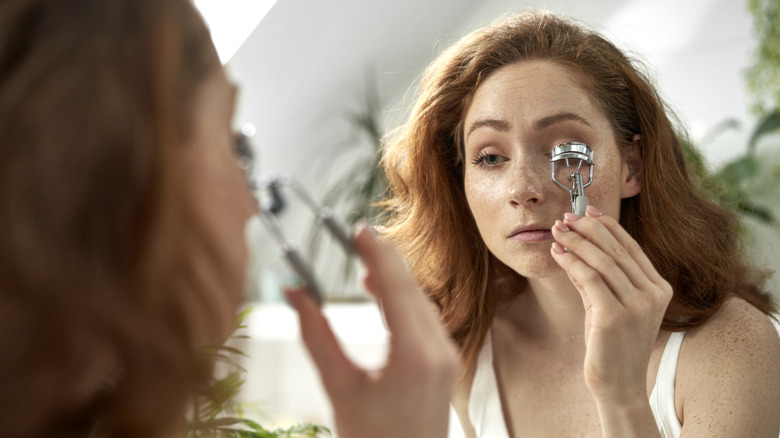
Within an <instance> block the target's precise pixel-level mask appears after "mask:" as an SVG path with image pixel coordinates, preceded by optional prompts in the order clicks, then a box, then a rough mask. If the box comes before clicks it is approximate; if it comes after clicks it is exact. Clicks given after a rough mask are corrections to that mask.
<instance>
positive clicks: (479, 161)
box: [471, 151, 552, 168]
mask: <svg viewBox="0 0 780 438" xmlns="http://www.w3.org/2000/svg"><path fill="white" fill-rule="evenodd" d="M551 155H552V151H550V152H545V153H544V154H542V156H544V157H547V158H550V156H551ZM488 157H501V155H499V154H490V153H487V152H485V151H481V152H480V153H479V154H477V156H476V157H474V159H473V160H471V164H473V165H475V166H479V167H482V168H492V167H497V166H499V165H500V164H503V163H504V162H506V161H507V160H508V159H504V160H503V161H501V162H499V163H496V164H487V163H486V162H485V160H486V159H487V158H488ZM501 158H506V157H501Z"/></svg>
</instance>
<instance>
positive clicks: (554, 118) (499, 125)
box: [466, 112, 593, 138]
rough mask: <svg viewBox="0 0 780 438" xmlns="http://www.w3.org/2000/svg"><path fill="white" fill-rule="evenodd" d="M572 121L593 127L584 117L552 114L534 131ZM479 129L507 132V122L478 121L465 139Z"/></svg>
mask: <svg viewBox="0 0 780 438" xmlns="http://www.w3.org/2000/svg"><path fill="white" fill-rule="evenodd" d="M569 121H574V122H578V123H582V124H583V125H585V126H588V127H591V128H592V127H593V126H592V125H591V124H590V122H588V121H587V120H586V119H585V118H584V117H582V116H580V115H578V114H575V113H571V112H562V113H557V114H553V115H550V116H546V117H542V118H541V119H539V120H537V121H536V122H535V123H534V129H536V130H541V129H545V128H549V127H550V126H552V125H555V124H556V123H562V122H569ZM479 128H493V129H495V130H496V131H501V132H506V131H509V122H507V121H505V120H500V119H480V120H477V121H476V122H474V123H472V124H471V126H470V127H469V130H468V132H467V133H466V138H468V137H469V135H471V133H472V132H474V131H475V130H477V129H479Z"/></svg>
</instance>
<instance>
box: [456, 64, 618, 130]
mask: <svg viewBox="0 0 780 438" xmlns="http://www.w3.org/2000/svg"><path fill="white" fill-rule="evenodd" d="M582 83H583V79H582V78H581V76H580V75H579V74H578V73H577V72H575V71H574V70H573V69H572V68H571V67H566V66H563V65H560V64H555V63H552V62H549V61H524V62H520V63H515V64H509V65H506V66H504V67H501V68H499V69H498V70H496V71H495V72H493V73H492V74H490V75H489V76H488V77H487V78H486V79H485V80H484V81H483V82H482V84H481V85H480V86H479V87H478V88H477V90H476V91H475V92H474V95H473V96H472V99H471V103H470V105H469V106H468V108H467V110H466V114H465V120H464V121H465V124H466V125H469V124H470V123H472V122H473V121H474V120H475V119H477V118H482V117H485V116H489V117H495V118H501V119H510V118H517V117H521V118H522V117H528V118H533V117H540V116H544V115H547V114H551V113H556V112H564V111H566V112H574V113H578V114H581V115H583V116H584V117H590V118H600V117H603V114H601V111H598V109H597V107H596V105H595V104H594V101H593V99H592V98H591V95H590V93H589V92H588V91H587V90H586V88H585V87H584V86H583V85H582Z"/></svg>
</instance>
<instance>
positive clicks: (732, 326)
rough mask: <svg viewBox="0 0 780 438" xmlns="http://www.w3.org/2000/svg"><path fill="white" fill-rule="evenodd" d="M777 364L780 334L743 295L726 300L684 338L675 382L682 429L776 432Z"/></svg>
mask: <svg viewBox="0 0 780 438" xmlns="http://www.w3.org/2000/svg"><path fill="white" fill-rule="evenodd" d="M778 364H780V336H779V335H778V332H777V329H776V328H775V326H774V325H773V324H772V321H771V320H770V317H768V316H767V315H765V314H764V313H762V312H761V311H760V310H758V309H756V308H755V307H753V306H752V305H751V304H749V303H748V302H746V301H744V300H743V299H741V298H738V297H732V298H729V299H728V300H727V301H726V302H725V303H724V304H723V306H722V308H721V309H720V310H719V311H718V312H717V313H716V314H715V315H713V316H712V318H711V319H710V320H709V321H707V322H706V323H705V324H703V325H702V326H700V327H697V328H695V329H692V330H690V331H689V332H688V334H687V335H686V337H685V341H684V343H683V347H682V350H681V352H680V360H679V365H678V374H677V384H676V387H677V392H678V397H676V400H677V405H678V406H677V407H678V413H679V414H680V417H681V419H682V422H683V427H684V428H688V429H690V428H693V427H695V426H692V424H693V425H695V424H698V425H699V426H700V427H704V429H703V430H702V432H704V431H706V430H708V429H710V430H723V431H726V430H732V429H734V430H738V429H735V428H737V427H740V428H748V430H753V431H754V432H755V434H751V435H750V436H764V435H763V433H764V432H765V431H772V433H773V434H774V436H777V428H778V427H780V415H779V414H780V366H779V365H778ZM686 426H688V427H686ZM751 428H753V429H751ZM744 431H745V430H744V429H743V432H744ZM727 435H728V434H727Z"/></svg>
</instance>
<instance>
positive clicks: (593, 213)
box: [585, 205, 604, 217]
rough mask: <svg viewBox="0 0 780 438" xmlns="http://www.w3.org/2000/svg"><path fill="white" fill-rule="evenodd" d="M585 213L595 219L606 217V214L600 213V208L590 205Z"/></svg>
mask: <svg viewBox="0 0 780 438" xmlns="http://www.w3.org/2000/svg"><path fill="white" fill-rule="evenodd" d="M585 211H586V212H587V213H588V214H589V215H591V216H593V217H599V216H603V215H604V213H602V212H601V211H599V209H598V208H596V207H594V206H592V205H588V208H586V209H585Z"/></svg>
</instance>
